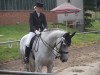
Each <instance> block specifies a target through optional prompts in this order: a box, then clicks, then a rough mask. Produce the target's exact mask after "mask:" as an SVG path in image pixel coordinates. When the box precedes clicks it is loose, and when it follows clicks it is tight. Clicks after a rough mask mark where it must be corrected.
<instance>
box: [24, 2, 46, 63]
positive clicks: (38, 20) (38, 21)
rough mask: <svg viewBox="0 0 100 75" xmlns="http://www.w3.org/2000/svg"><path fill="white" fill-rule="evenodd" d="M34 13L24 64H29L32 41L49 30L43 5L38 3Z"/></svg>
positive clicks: (31, 18) (31, 14)
mask: <svg viewBox="0 0 100 75" xmlns="http://www.w3.org/2000/svg"><path fill="white" fill-rule="evenodd" d="M34 10H35V11H34V12H32V13H30V18H29V24H30V32H29V34H28V38H27V40H26V49H25V58H24V62H25V63H28V62H29V54H30V48H29V45H30V41H31V39H32V37H34V36H35V35H36V34H37V35H38V34H40V32H42V31H44V30H46V29H47V22H46V18H45V15H44V14H43V13H42V11H43V3H41V2H37V3H36V4H35V6H34Z"/></svg>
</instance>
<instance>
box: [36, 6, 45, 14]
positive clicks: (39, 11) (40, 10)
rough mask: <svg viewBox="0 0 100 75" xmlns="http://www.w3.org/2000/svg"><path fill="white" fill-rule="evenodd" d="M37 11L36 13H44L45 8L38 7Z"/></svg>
mask: <svg viewBox="0 0 100 75" xmlns="http://www.w3.org/2000/svg"><path fill="white" fill-rule="evenodd" d="M35 10H36V12H38V13H41V12H42V11H43V7H36V8H35Z"/></svg>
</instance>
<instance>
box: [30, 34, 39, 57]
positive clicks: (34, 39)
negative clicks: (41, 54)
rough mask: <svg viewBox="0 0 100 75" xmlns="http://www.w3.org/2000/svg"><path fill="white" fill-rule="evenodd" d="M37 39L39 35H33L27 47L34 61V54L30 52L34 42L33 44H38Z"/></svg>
mask: <svg viewBox="0 0 100 75" xmlns="http://www.w3.org/2000/svg"><path fill="white" fill-rule="evenodd" d="M39 37H40V35H35V36H34V37H32V39H31V41H30V45H29V48H30V50H31V53H32V56H33V58H34V59H35V57H34V53H33V51H32V47H33V43H34V41H36V42H35V44H36V43H37V42H38V39H39Z"/></svg>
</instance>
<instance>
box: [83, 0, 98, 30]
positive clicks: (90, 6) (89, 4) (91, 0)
mask: <svg viewBox="0 0 100 75" xmlns="http://www.w3.org/2000/svg"><path fill="white" fill-rule="evenodd" d="M95 8H96V0H84V21H85V28H86V27H91V26H92V22H93V21H94V20H93V19H92V14H91V13H88V12H87V11H88V10H90V11H95Z"/></svg>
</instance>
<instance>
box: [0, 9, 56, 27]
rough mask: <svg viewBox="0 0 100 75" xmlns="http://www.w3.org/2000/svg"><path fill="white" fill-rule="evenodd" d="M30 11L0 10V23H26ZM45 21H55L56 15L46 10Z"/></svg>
mask: <svg viewBox="0 0 100 75" xmlns="http://www.w3.org/2000/svg"><path fill="white" fill-rule="evenodd" d="M30 12H32V11H0V25H15V24H18V23H19V24H28V23H29V13H30ZM44 14H45V15H46V19H47V22H56V21H57V15H56V14H55V13H52V12H49V11H46V12H44Z"/></svg>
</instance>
